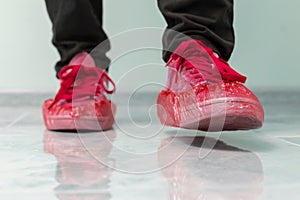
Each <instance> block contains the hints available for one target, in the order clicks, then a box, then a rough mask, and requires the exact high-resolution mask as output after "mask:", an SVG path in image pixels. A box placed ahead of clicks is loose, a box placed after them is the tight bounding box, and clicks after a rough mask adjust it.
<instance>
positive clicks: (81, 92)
mask: <svg viewBox="0 0 300 200" xmlns="http://www.w3.org/2000/svg"><path fill="white" fill-rule="evenodd" d="M58 77H59V79H60V80H61V85H60V89H59V91H58V93H57V95H56V96H55V98H54V101H53V103H52V104H51V105H50V107H49V108H51V107H52V106H53V105H55V104H57V103H58V104H60V103H63V102H72V101H73V100H74V99H98V98H101V97H104V94H103V93H104V92H106V93H107V94H112V93H114V92H115V90H116V86H115V83H114V82H113V80H112V79H111V78H110V77H109V76H108V74H107V73H106V72H105V71H104V70H102V69H100V68H97V67H85V66H81V65H70V66H66V67H64V68H62V70H61V71H60V72H59V74H58ZM109 83H111V84H112V86H113V89H111V90H109V89H108V86H109ZM74 91H75V92H74ZM104 98H105V97H104Z"/></svg>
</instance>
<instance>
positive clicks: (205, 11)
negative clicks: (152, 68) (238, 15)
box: [158, 0, 234, 62]
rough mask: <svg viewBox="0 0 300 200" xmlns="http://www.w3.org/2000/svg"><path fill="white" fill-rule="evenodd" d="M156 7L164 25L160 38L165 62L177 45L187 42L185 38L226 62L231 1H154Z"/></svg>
mask: <svg viewBox="0 0 300 200" xmlns="http://www.w3.org/2000/svg"><path fill="white" fill-rule="evenodd" d="M158 6H159V8H160V10H161V12H162V14H163V16H164V17H165V19H166V22H167V24H168V26H167V30H166V31H165V34H164V36H163V46H164V49H165V50H168V51H164V55H163V57H164V60H165V61H166V62H167V61H168V60H169V57H170V55H171V53H172V52H174V50H175V49H176V48H177V46H178V45H179V44H180V43H181V42H182V41H185V40H188V39H189V38H187V37H185V35H186V36H188V37H190V38H193V39H197V40H200V41H202V42H203V43H204V44H205V45H206V46H208V47H210V48H212V49H213V50H214V51H215V52H217V53H218V54H219V55H220V56H221V57H222V58H223V59H225V60H228V59H229V57H230V55H231V53H232V50H233V46H234V31H233V26H232V24H233V0H175V1H174V0H158ZM168 29H170V30H168ZM172 30H174V31H172ZM175 31H176V32H179V33H182V34H177V33H176V32H175Z"/></svg>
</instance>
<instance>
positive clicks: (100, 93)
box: [43, 53, 116, 131]
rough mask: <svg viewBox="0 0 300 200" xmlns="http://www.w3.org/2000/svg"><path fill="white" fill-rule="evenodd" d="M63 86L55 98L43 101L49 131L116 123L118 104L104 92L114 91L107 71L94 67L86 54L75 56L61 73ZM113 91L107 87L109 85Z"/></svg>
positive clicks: (103, 127)
mask: <svg viewBox="0 0 300 200" xmlns="http://www.w3.org/2000/svg"><path fill="white" fill-rule="evenodd" d="M58 76H59V79H60V80H61V86H60V89H59V91H58V93H57V94H56V96H55V98H54V99H48V100H46V101H45V102H44V104H43V117H44V123H45V125H46V128H47V129H49V130H66V131H68V130H74V131H75V130H107V129H110V128H111V127H112V125H113V123H114V113H115V110H116V106H115V105H114V104H113V103H112V102H111V101H110V100H108V99H107V98H106V96H105V93H108V94H111V93H113V92H114V91H115V84H114V82H113V81H112V80H111V78H110V77H109V76H108V74H107V73H106V72H105V71H104V70H102V69H100V68H97V67H95V63H94V61H93V59H92V58H91V57H90V56H89V55H88V54H87V53H81V54H78V55H77V56H75V58H74V59H73V60H72V61H71V63H70V65H68V66H65V67H64V68H62V69H61V71H60V72H59V74H58ZM109 83H111V84H112V85H113V90H109V89H108V84H109Z"/></svg>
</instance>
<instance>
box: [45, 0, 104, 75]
mask: <svg viewBox="0 0 300 200" xmlns="http://www.w3.org/2000/svg"><path fill="white" fill-rule="evenodd" d="M45 1H46V6H47V11H48V14H49V16H50V19H51V21H52V24H53V40H52V42H53V44H54V45H55V47H56V48H57V50H58V52H59V54H60V56H61V59H60V61H59V62H57V64H56V66H55V70H56V72H57V74H58V72H59V71H60V70H61V69H62V68H63V67H64V66H66V65H68V64H69V62H70V61H71V59H72V58H73V57H74V56H75V55H76V54H79V53H81V52H88V53H90V52H91V51H92V50H94V48H95V47H97V45H99V44H100V43H102V42H103V41H105V45H102V46H101V48H97V50H96V51H95V52H94V51H93V53H92V56H93V58H94V60H95V61H96V65H97V66H98V67H101V68H103V69H107V67H108V65H109V63H110V60H109V59H108V58H107V57H106V52H107V51H108V50H109V49H110V44H109V42H108V40H107V36H106V34H105V32H104V30H103V28H102V0H45Z"/></svg>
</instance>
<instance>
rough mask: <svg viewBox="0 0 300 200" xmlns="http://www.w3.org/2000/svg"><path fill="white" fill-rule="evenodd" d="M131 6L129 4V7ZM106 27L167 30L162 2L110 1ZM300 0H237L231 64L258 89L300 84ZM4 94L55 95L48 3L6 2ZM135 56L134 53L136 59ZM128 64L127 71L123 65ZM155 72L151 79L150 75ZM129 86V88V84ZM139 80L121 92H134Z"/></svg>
mask: <svg viewBox="0 0 300 200" xmlns="http://www.w3.org/2000/svg"><path fill="white" fill-rule="evenodd" d="M128 5H129V6H128ZM104 8H105V29H106V30H107V33H108V34H109V35H115V34H118V33H120V32H122V31H126V30H129V29H132V28H143V27H164V26H165V23H164V21H163V18H162V16H161V15H160V13H159V11H158V9H157V6H156V1H151V0H128V1H123V0H107V1H105V2H104ZM299 8H300V1H298V0H288V1H279V0H264V1H259V0H251V1H249V0H240V1H236V7H235V14H236V15H235V29H236V36H237V45H236V49H235V51H234V54H233V57H232V59H231V63H232V65H233V66H235V67H236V69H238V70H239V71H240V72H242V73H244V74H246V75H248V77H249V79H248V85H249V86H250V87H252V88H254V87H260V88H263V87H264V88H268V87H270V86H273V87H274V88H278V87H290V88H291V87H298V88H299V86H300V79H299V78H298V76H299V74H300V67H299V64H298V63H299V57H300V56H299V55H298V53H299V50H298V47H299V45H300V39H299V37H298V35H299V31H300V13H299ZM0 22H1V32H0V36H1V37H0V47H1V48H0V55H1V63H0V65H1V66H0V67H1V73H0V90H38V91H54V90H56V88H57V86H58V82H57V81H56V79H55V78H54V70H53V64H54V62H55V61H56V59H57V56H58V55H57V53H56V51H55V49H54V48H53V47H52V45H51V43H50V39H51V28H50V22H49V19H48V16H47V14H46V10H45V6H44V1H43V0H10V1H5V2H4V1H3V2H2V3H1V7H0ZM133 56H134V55H133ZM149 56H150V57H151V59H150V58H137V59H124V60H121V61H120V62H119V63H116V67H114V68H112V69H111V74H112V76H113V77H114V78H115V80H118V79H119V78H120V76H121V74H122V73H123V72H126V71H128V70H130V69H132V67H133V66H136V65H137V64H141V63H143V60H144V59H145V62H150V61H154V62H161V60H160V57H159V56H160V53H159V52H153V53H151V54H149ZM120 66H122V67H120ZM159 70H160V69H159V68H158V66H157V67H156V68H153V70H151V69H149V68H147V73H140V72H139V73H136V74H134V75H133V74H132V75H133V76H135V77H136V76H137V75H138V77H139V79H142V80H145V81H149V80H151V81H154V82H162V80H164V79H165V75H166V74H165V69H164V68H162V69H161V73H160V71H159ZM151 74H153V75H152V76H151V77H153V78H151V79H149V78H147V76H148V77H150V76H149V75H151ZM125 84H126V86H124V85H125ZM136 84H137V82H135V80H134V79H133V78H130V79H128V80H126V83H125V82H124V84H123V83H122V84H121V85H120V88H124V89H126V88H130V86H135V85H136Z"/></svg>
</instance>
